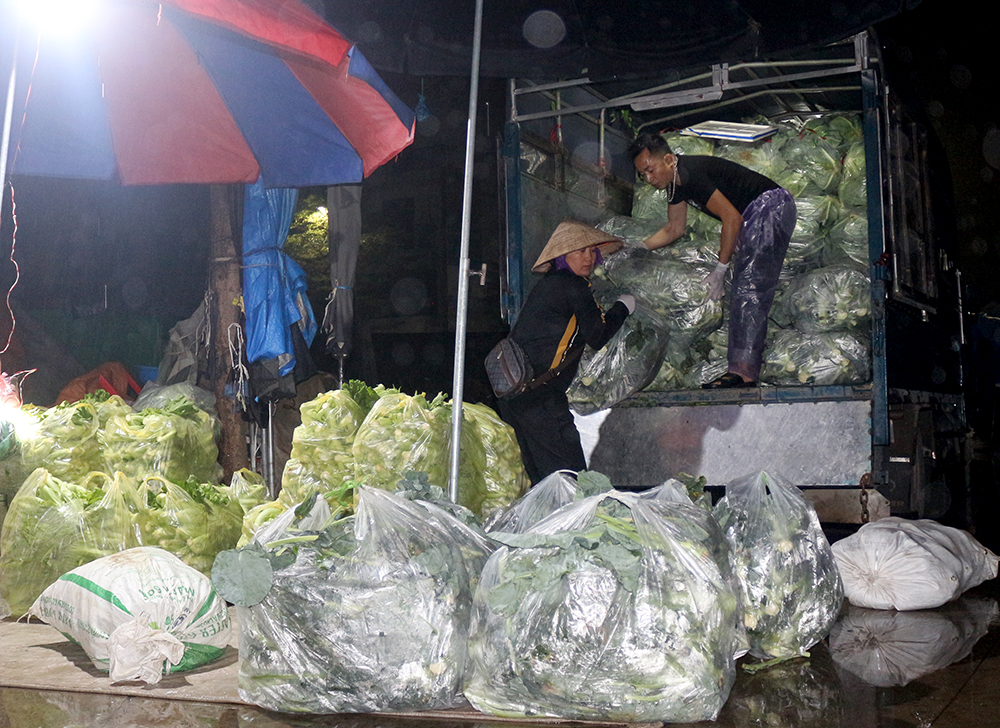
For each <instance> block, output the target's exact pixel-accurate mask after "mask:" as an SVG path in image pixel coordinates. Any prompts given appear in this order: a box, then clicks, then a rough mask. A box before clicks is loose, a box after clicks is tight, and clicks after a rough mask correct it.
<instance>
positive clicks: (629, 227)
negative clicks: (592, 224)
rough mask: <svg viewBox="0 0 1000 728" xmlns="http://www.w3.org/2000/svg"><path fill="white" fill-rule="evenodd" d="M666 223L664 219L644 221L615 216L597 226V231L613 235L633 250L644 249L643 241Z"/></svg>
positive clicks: (636, 218)
mask: <svg viewBox="0 0 1000 728" xmlns="http://www.w3.org/2000/svg"><path fill="white" fill-rule="evenodd" d="M665 223H666V218H664V219H662V220H661V219H658V218H654V219H650V220H645V219H642V218H638V217H626V216H624V215H616V216H615V217H610V218H608V219H607V220H605V221H604V222H602V223H600V224H598V225H597V229H598V230H602V231H603V232H606V233H608V234H609V235H614V236H615V237H616V238H618V239H619V240H621V241H622V242H623V243H625V245H628V246H629V247H633V248H644V247H646V244H645V242H644V241H645V240H646V238H648V237H649V236H650V235H652V234H653V233H655V232H656V231H657V230H659V229H660V228H661V227H662V226H663V225H664V224H665Z"/></svg>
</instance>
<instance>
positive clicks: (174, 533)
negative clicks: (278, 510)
mask: <svg viewBox="0 0 1000 728" xmlns="http://www.w3.org/2000/svg"><path fill="white" fill-rule="evenodd" d="M141 491H142V492H143V493H144V495H145V498H146V507H145V508H143V509H142V510H141V511H140V512H139V514H138V524H139V529H140V532H141V543H142V545H143V546H154V547H156V548H160V549H163V550H164V551H168V552H170V553H171V554H173V555H174V556H176V557H178V558H179V559H181V561H183V562H184V563H185V564H187V565H188V566H190V567H191V568H193V569H197V570H198V571H200V572H201V573H203V574H209V573H211V571H212V562H213V561H215V555H216V554H218V553H219V552H220V551H224V550H226V549H231V548H233V547H234V546H236V544H237V542H238V541H239V538H240V531H241V528H242V525H243V509H242V507H241V505H240V502H239V500H238V499H237V498H236V497H235V496H234V494H233V493H232V491H231V490H230V489H229V488H222V487H219V486H215V485H213V484H211V483H199V482H197V481H195V480H189V481H187V482H185V483H183V484H180V485H178V484H177V483H172V482H170V481H169V480H167V479H166V478H163V477H161V476H153V477H150V478H146V480H145V481H143V483H142V486H141Z"/></svg>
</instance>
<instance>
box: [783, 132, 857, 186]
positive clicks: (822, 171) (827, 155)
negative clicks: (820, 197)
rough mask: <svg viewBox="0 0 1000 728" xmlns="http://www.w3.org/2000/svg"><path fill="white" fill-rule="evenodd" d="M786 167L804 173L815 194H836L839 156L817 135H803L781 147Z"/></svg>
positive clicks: (838, 176)
mask: <svg viewBox="0 0 1000 728" xmlns="http://www.w3.org/2000/svg"><path fill="white" fill-rule="evenodd" d="M781 157H782V158H783V160H784V162H785V164H786V166H788V167H794V168H795V169H800V170H802V171H803V172H805V174H806V176H807V177H808V178H809V181H810V182H811V183H812V186H813V187H814V188H815V190H816V192H818V193H820V194H836V192H837V187H838V185H839V184H840V178H841V171H842V169H841V161H840V160H841V154H840V152H839V151H838V150H837V148H836V147H835V146H834V145H832V144H830V143H829V142H827V141H826V140H825V139H823V138H822V137H821V136H819V135H818V134H810V133H804V134H801V135H799V136H798V137H794V138H791V139H787V140H786V141H785V142H784V144H782V146H781Z"/></svg>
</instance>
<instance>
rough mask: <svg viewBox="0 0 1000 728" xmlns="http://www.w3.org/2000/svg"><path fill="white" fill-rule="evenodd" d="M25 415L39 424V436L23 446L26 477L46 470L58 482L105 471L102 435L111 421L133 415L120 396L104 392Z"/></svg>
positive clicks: (35, 410) (22, 452) (26, 409)
mask: <svg viewBox="0 0 1000 728" xmlns="http://www.w3.org/2000/svg"><path fill="white" fill-rule="evenodd" d="M24 411H25V412H26V413H27V414H28V415H29V416H31V417H33V418H37V422H38V424H37V427H38V431H37V433H36V434H35V436H34V437H30V438H26V439H25V441H24V442H23V443H22V445H21V459H22V462H23V465H24V471H23V472H24V473H25V475H26V476H27V475H28V474H30V473H31V472H32V471H33V470H34V469H35V468H45V469H46V470H48V471H49V472H50V473H51V474H52V475H54V476H56V477H57V478H62V479H65V480H71V481H76V480H80V479H81V478H84V477H86V476H87V474H88V473H90V472H92V471H95V470H104V469H105V465H104V454H103V453H102V452H101V443H100V441H99V439H98V433H99V432H100V431H101V430H102V429H103V428H104V427H105V426H106V425H107V422H108V420H109V419H111V418H113V417H115V416H121V415H126V414H129V413H131V412H132V408H131V407H129V406H128V404H126V402H125V400H123V399H122V398H121V397H119V396H118V395H109V394H108V393H107V392H105V391H104V390H101V391H100V392H95V393H92V394H88V395H86V396H85V397H84V398H83V399H81V400H79V401H77V402H64V403H62V404H58V405H56V406H55V407H50V408H49V409H43V410H38V409H32V408H24ZM109 472H114V471H109Z"/></svg>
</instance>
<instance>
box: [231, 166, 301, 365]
mask: <svg viewBox="0 0 1000 728" xmlns="http://www.w3.org/2000/svg"><path fill="white" fill-rule="evenodd" d="M297 199H298V191H297V190H294V189H267V190H266V189H264V185H263V183H262V182H261V181H260V180H258V181H257V182H256V183H255V184H252V185H248V186H247V189H246V197H245V201H244V207H243V301H244V305H245V308H246V327H247V361H248V362H250V363H251V364H252V363H254V362H257V361H266V360H268V359H277V360H278V365H279V369H278V372H279V374H281V375H282V376H284V375H286V374H290V373H291V371H292V369H294V368H295V353H294V345H293V341H292V332H291V329H290V327H291V326H292V325H293V324H298V325H299V327H300V329H301V331H302V335H303V338H304V339H305V341H306V344H307V345H308V344H311V343H312V340H313V337H314V336H315V335H316V319H315V317H314V316H313V312H312V307H311V306H310V305H309V299H308V298H306V274H305V271H303V270H302V268H301V266H299V264H298V263H296V262H295V261H294V260H292V259H291V258H289V257H288V256H287V255H286V254H285V253H284V252H283V251H282V249H281V248H282V246H283V245H284V244H285V239H286V238H287V237H288V227H289V225H291V222H292V215H293V213H294V212H295V203H296V200H297Z"/></svg>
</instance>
